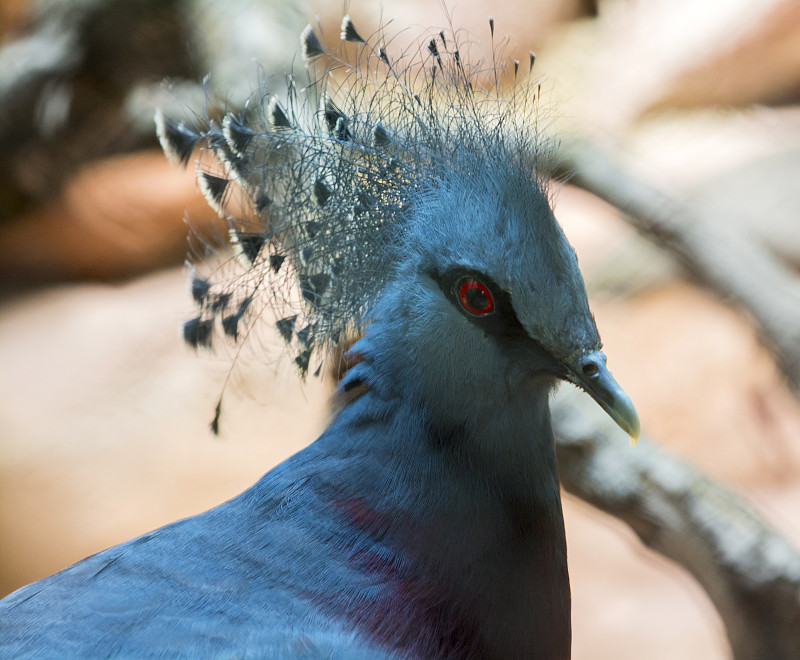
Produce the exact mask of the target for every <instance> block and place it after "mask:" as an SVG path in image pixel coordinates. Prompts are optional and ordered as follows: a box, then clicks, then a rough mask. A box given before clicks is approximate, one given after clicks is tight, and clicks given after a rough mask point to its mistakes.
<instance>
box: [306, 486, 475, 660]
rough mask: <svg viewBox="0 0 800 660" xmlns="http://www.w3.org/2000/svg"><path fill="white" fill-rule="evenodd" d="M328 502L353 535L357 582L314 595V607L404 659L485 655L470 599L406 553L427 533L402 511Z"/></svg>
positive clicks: (351, 559)
mask: <svg viewBox="0 0 800 660" xmlns="http://www.w3.org/2000/svg"><path fill="white" fill-rule="evenodd" d="M332 506H333V507H334V509H335V510H336V512H337V513H338V514H339V515H341V516H343V517H344V519H345V520H347V522H348V524H349V525H350V526H351V527H352V529H353V532H354V533H355V534H356V535H357V536H356V542H355V543H354V545H353V550H352V551H351V552H350V554H349V557H348V562H349V564H350V565H351V566H352V568H353V569H354V570H356V571H358V572H359V573H360V574H361V575H362V576H363V577H364V580H363V581H362V585H361V586H360V587H359V588H358V589H355V590H353V591H347V592H342V593H333V594H325V595H324V596H319V595H318V596H315V597H314V601H315V602H317V604H318V605H319V606H321V607H322V608H323V609H324V610H325V611H326V612H329V613H330V614H332V615H335V616H339V617H342V618H344V619H346V620H347V621H348V622H350V624H351V625H352V626H353V627H354V628H357V629H358V630H360V631H361V632H362V633H363V634H364V635H365V636H366V637H368V638H369V639H371V640H372V641H374V642H377V643H379V644H381V645H384V646H385V647H386V648H387V649H392V650H398V651H402V652H404V653H405V654H406V655H407V656H408V657H410V658H421V659H423V658H424V659H425V660H428V659H431V660H433V659H446V658H464V659H471V658H486V657H489V655H490V653H488V651H487V649H486V648H485V645H484V642H483V640H482V638H481V636H480V632H479V628H478V624H477V618H476V617H475V616H474V615H471V614H470V612H469V610H470V609H471V608H470V607H469V604H467V603H460V602H458V601H457V600H456V599H455V598H454V596H453V594H452V590H451V589H448V588H447V586H446V585H445V584H443V583H442V581H441V580H438V581H437V579H436V578H435V577H433V576H432V575H431V573H432V571H431V569H430V566H428V568H427V570H426V569H425V567H424V566H425V565H424V563H423V562H422V561H421V560H420V558H419V557H418V556H415V554H414V552H412V549H413V548H424V547H426V545H425V543H426V542H427V543H430V542H431V541H432V539H433V538H435V536H434V535H433V534H426V533H425V530H424V529H421V528H420V526H419V525H418V524H417V523H416V522H415V521H414V520H413V519H412V518H411V517H410V516H409V515H408V514H407V513H405V512H403V511H397V512H392V513H383V512H381V511H377V510H376V509H374V508H372V507H370V506H369V504H368V503H367V502H366V501H365V500H364V499H363V498H350V499H345V500H336V501H334V502H332Z"/></svg>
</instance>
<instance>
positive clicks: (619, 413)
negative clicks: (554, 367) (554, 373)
mask: <svg viewBox="0 0 800 660" xmlns="http://www.w3.org/2000/svg"><path fill="white" fill-rule="evenodd" d="M567 368H568V370H569V375H568V376H567V378H568V379H569V380H570V381H571V382H573V383H575V385H577V386H578V387H580V388H581V389H583V390H585V391H586V392H587V393H588V394H589V395H590V396H591V397H592V398H593V399H594V400H595V401H597V403H599V404H600V406H601V407H602V408H603V410H605V411H606V412H607V413H608V414H609V416H610V417H611V419H613V420H614V421H615V422H616V423H617V424H618V425H619V427H620V428H621V429H622V430H623V431H625V433H627V434H628V435H629V436H630V437H631V440H633V441H635V440H637V439H638V438H639V431H640V429H639V415H637V414H636V408H634V407H633V402H632V401H631V398H630V397H629V396H628V395H627V394H625V392H624V391H623V389H622V388H621V387H620V386H619V385H618V384H617V381H616V380H614V377H613V376H612V375H611V372H610V371H609V370H608V368H607V367H606V356H605V355H604V354H603V353H602V352H600V351H587V352H585V353H581V354H580V355H578V356H577V358H575V359H572V360H569V361H567Z"/></svg>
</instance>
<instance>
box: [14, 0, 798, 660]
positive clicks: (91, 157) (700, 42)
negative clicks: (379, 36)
mask: <svg viewBox="0 0 800 660" xmlns="http://www.w3.org/2000/svg"><path fill="white" fill-rule="evenodd" d="M343 10H344V11H349V13H350V14H351V15H352V16H353V19H354V21H355V23H356V25H357V26H358V27H359V30H360V31H362V32H363V33H371V32H372V31H374V30H377V29H378V28H379V27H380V26H381V25H384V24H386V23H390V25H389V27H388V28H387V32H390V33H394V32H397V33H399V36H398V37H397V41H396V42H395V45H396V47H397V50H398V51H399V50H400V48H401V47H402V44H403V43H406V42H409V43H410V41H411V40H412V38H413V37H414V36H416V35H417V34H418V33H419V32H420V31H421V30H422V29H425V28H428V27H431V26H440V25H441V26H444V25H447V24H448V22H449V21H450V20H452V23H453V24H454V25H455V26H457V27H459V28H464V29H465V30H466V31H467V32H469V33H470V34H471V35H472V37H473V38H474V39H475V40H476V41H479V42H481V43H483V44H486V46H487V48H488V47H489V44H490V43H491V41H490V37H489V29H488V22H487V18H488V16H489V15H490V14H492V15H493V17H494V21H495V39H496V41H498V42H500V41H502V40H503V38H504V36H505V35H508V44H507V52H508V54H509V56H511V57H517V58H519V59H520V60H522V61H527V58H528V51H529V50H534V51H535V52H536V65H535V70H538V76H539V77H540V79H541V84H542V89H543V97H544V102H543V106H542V112H541V117H540V120H541V121H542V126H543V130H545V131H547V132H548V133H549V134H552V135H554V136H555V137H557V138H559V139H560V140H562V143H563V144H566V145H569V144H572V143H573V142H588V143H590V144H592V145H595V146H597V147H599V148H602V149H603V150H604V152H605V153H608V154H613V157H614V161H615V163H617V164H618V165H619V166H620V167H622V168H624V170H625V171H626V172H629V173H634V174H635V175H636V176H637V177H640V178H641V179H642V180H645V181H647V182H649V183H650V184H652V185H654V186H657V187H658V189H659V190H661V191H663V192H664V194H665V195H667V196H668V198H669V199H674V200H679V201H680V202H681V203H682V204H684V205H686V206H687V207H688V208H691V209H694V210H695V211H697V212H698V213H699V214H701V215H702V216H703V218H705V219H707V220H709V222H712V221H713V222H716V223H719V225H720V227H721V228H722V229H723V230H724V233H723V234H722V235H724V236H732V237H735V240H736V241H737V242H742V241H743V242H744V243H745V244H746V245H748V246H753V248H754V249H757V250H759V251H760V253H762V254H765V255H768V257H769V259H771V260H773V262H774V264H776V267H778V268H780V269H781V272H784V273H785V274H786V276H787V279H786V281H787V282H789V283H791V284H792V286H798V285H797V280H796V277H797V270H798V268H800V105H799V104H800V2H798V0H760V1H759V2H753V1H752V0H707V1H706V2H703V3H697V2H693V1H690V0H597V1H595V0H559V1H557V2H556V1H553V0H526V1H525V2H521V1H520V0H513V1H509V0H506V1H505V2H502V3H499V2H496V3H494V4H492V3H490V2H484V1H478V0H460V1H459V2H449V3H447V11H445V10H444V8H443V7H442V6H441V5H440V4H439V3H432V2H425V1H423V0H404V1H402V2H400V1H399V0H384V1H383V2H380V3H378V2H372V1H371V0H363V1H362V2H360V3H358V4H357V5H356V4H355V3H354V4H353V6H350V7H343V6H340V5H339V3H329V4H327V5H326V4H323V3H322V2H319V1H317V2H314V1H313V0H298V1H296V2H288V1H285V2H282V3H279V2H274V1H273V0H263V1H260V2H259V1H257V0H231V1H229V2H225V3H219V2H214V1H213V0H169V1H167V0H158V1H156V0H0V40H2V41H0V595H5V594H6V593H8V592H10V591H12V590H14V589H16V588H18V587H20V586H22V585H23V584H26V583H27V582H30V581H32V580H35V579H38V578H41V577H44V576H46V575H48V574H50V573H52V572H54V571H56V570H58V569H60V568H63V567H64V566H66V565H68V564H70V563H73V562H75V561H77V560H79V559H81V558H83V557H85V556H86V555H88V554H91V553H93V552H96V551H98V550H101V549H103V548H105V547H108V546H109V545H112V544H115V543H118V542H121V541H124V540H126V539H128V538H131V537H133V536H135V535H138V534H141V533H143V532H146V531H148V530H150V529H152V528H154V527H157V526H160V525H162V524H165V523H167V522H170V521H172V520H175V519H177V518H180V517H185V516H188V515H191V514H194V513H198V512H201V511H204V510H206V509H208V508H210V507H212V506H214V505H216V504H218V503H220V502H222V501H223V500H225V499H227V498H229V497H231V496H233V495H235V494H237V493H238V492H240V491H241V490H243V489H244V488H246V487H247V486H249V485H250V484H252V483H253V482H254V481H255V480H256V479H257V478H258V477H260V476H261V475H262V474H263V473H264V472H266V471H267V470H268V469H270V468H271V467H272V466H274V465H275V464H276V463H278V462H279V461H280V460H282V459H283V458H284V457H286V456H288V455H289V454H291V453H293V452H295V451H296V450H298V449H299V448H301V447H302V446H304V445H305V444H307V443H308V442H310V441H312V440H313V439H314V438H315V437H316V435H317V433H318V432H319V430H320V429H321V428H322V426H323V425H324V423H325V420H326V416H327V410H326V398H327V396H328V394H329V393H330V391H331V388H332V384H331V383H330V382H326V381H325V380H324V379H323V380H319V379H309V381H308V382H307V383H305V384H304V385H303V384H301V383H300V382H299V380H298V379H297V378H296V375H295V373H294V370H293V369H292V368H291V365H289V364H285V363H284V361H281V360H280V359H278V358H277V357H276V356H278V355H280V352H279V351H276V352H275V354H274V355H272V356H268V357H267V358H265V360H263V361H260V362H258V363H253V364H246V365H240V366H241V368H239V369H237V370H236V372H235V376H234V378H233V384H232V390H233V391H234V393H235V396H228V397H227V399H226V402H227V406H228V408H227V413H226V417H225V423H224V425H223V427H222V434H221V437H214V436H212V434H211V433H210V431H209V429H208V423H209V421H210V419H211V417H212V415H213V409H214V406H215V404H216V400H217V398H218V396H219V393H220V390H221V387H222V383H223V381H224V379H225V378H226V375H227V374H228V370H229V365H230V361H229V356H226V355H219V356H215V355H202V356H200V357H198V356H196V355H195V354H193V353H191V351H189V350H188V349H187V348H186V347H185V346H184V345H183V344H182V342H181V339H180V328H181V324H182V322H183V321H184V320H186V319H188V318H190V317H191V316H192V301H191V296H190V295H189V292H188V286H187V281H186V277H185V272H184V268H183V266H182V265H183V262H184V259H185V257H186V255H187V252H188V244H187V235H188V233H189V232H188V229H189V225H191V226H193V227H196V228H197V229H198V230H199V231H203V230H204V229H206V228H209V227H212V225H213V222H214V212H213V211H211V210H210V209H209V208H208V207H207V205H206V203H205V200H204V199H203V198H202V195H200V194H199V192H198V190H197V186H196V184H195V179H194V175H193V172H192V171H191V169H192V168H191V167H190V168H189V170H190V171H189V172H185V171H182V170H179V169H177V168H176V167H174V166H172V165H170V164H169V163H168V162H167V161H166V159H165V158H164V157H163V155H162V153H161V151H160V149H159V148H158V145H157V141H156V139H155V131H154V126H153V119H152V118H153V111H154V109H155V108H156V107H164V108H167V109H169V111H171V112H173V113H181V112H182V113H187V112H188V109H191V108H193V109H194V110H195V111H197V112H199V113H200V114H202V113H203V112H204V103H205V100H204V99H205V92H204V90H203V83H202V80H203V78H204V76H206V74H208V75H209V82H208V83H207V87H208V88H209V89H212V90H214V91H215V92H216V93H217V94H219V97H220V98H222V99H224V103H225V104H226V105H227V106H228V107H229V108H235V107H237V105H238V104H241V103H242V102H243V101H244V100H245V99H246V98H247V96H248V94H249V92H250V91H251V90H252V89H253V88H254V87H255V85H256V84H257V82H258V79H259V76H260V75H261V72H265V73H268V74H269V73H277V74H281V73H283V72H285V71H287V70H288V69H289V67H290V66H291V63H292V61H293V60H295V55H296V51H297V50H298V45H299V40H298V35H299V33H300V31H301V29H302V28H303V27H304V26H305V24H306V23H307V22H309V20H312V21H314V22H318V24H319V26H320V28H321V32H322V33H323V34H325V35H327V39H328V42H329V43H333V42H334V41H335V40H337V39H338V29H339V23H340V21H341V15H342V13H343ZM409 26H410V28H411V29H410V30H408V31H403V30H404V29H405V28H406V27H409ZM417 28H419V29H417ZM256 63H258V65H259V66H260V69H259V66H257V65H256ZM187 116H188V115H187ZM577 178H578V179H579V178H580V177H577ZM578 183H580V181H578ZM584 188H586V186H577V185H572V184H571V183H570V179H569V178H567V180H566V183H565V182H561V183H557V184H554V189H553V192H554V200H555V205H556V215H557V217H558V218H559V220H560V221H561V223H562V225H563V226H564V229H565V231H566V233H567V235H568V236H569V237H570V239H571V241H572V242H573V244H574V245H575V247H576V250H577V252H578V256H579V260H580V262H581V265H582V268H583V271H584V274H585V276H586V280H587V285H588V288H589V291H590V297H591V299H592V305H593V309H594V311H595V314H596V317H597V322H598V327H599V328H600V331H601V334H602V336H603V339H604V343H605V348H606V353H607V355H608V356H609V364H610V367H611V369H612V370H613V372H614V374H615V376H616V377H617V380H618V381H619V382H620V383H621V384H622V385H623V386H624V387H625V389H626V390H627V391H628V393H629V394H630V395H631V397H632V398H633V400H634V402H635V403H636V406H637V408H638V410H639V413H640V416H641V419H642V426H643V430H644V432H645V433H646V434H647V435H648V436H649V437H650V438H652V439H653V440H654V442H656V443H658V445H659V446H663V447H665V448H667V449H668V450H669V451H671V452H674V453H675V454H677V455H679V456H681V457H683V458H685V459H687V460H689V461H691V462H692V463H693V464H694V465H696V466H698V467H699V468H700V469H701V470H702V471H703V472H705V473H706V474H708V475H709V476H710V477H712V478H713V479H714V480H715V481H717V482H718V483H720V484H722V485H724V486H726V487H728V488H730V489H731V490H732V491H734V492H736V493H738V494H740V495H742V496H743V497H744V498H745V499H746V500H747V501H749V503H750V504H752V505H753V506H754V507H755V509H756V510H757V511H758V512H759V513H760V514H761V515H762V516H763V518H764V519H765V520H766V521H767V523H768V524H769V525H771V526H772V527H774V528H775V529H776V530H777V531H778V532H779V533H780V534H781V535H783V536H784V537H785V538H786V539H788V540H789V541H790V542H791V543H793V544H794V546H795V547H798V546H800V470H799V469H798V468H800V402H799V401H798V397H797V394H796V390H793V389H792V387H791V386H790V385H789V384H788V382H787V379H786V378H785V376H784V373H785V372H786V371H787V369H786V365H785V364H782V363H781V361H780V360H776V359H775V358H774V357H773V355H774V351H773V352H770V351H769V350H768V349H767V348H765V342H764V339H765V333H764V332H763V329H760V328H759V325H758V324H757V322H756V321H757V320H758V318H759V316H758V314H754V313H753V310H748V309H746V308H745V307H743V306H742V305H734V304H731V303H730V300H726V299H725V296H720V295H719V294H718V292H715V291H713V290H711V289H710V288H709V287H707V286H704V285H703V284H704V283H703V282H702V278H698V277H696V273H693V274H690V275H687V272H688V273H692V269H691V268H688V270H687V268H686V264H685V263H683V262H682V261H681V259H679V258H676V257H675V255H674V253H672V252H671V251H670V250H668V249H664V246H660V245H659V244H658V242H654V241H652V240H650V239H649V238H647V237H645V236H642V235H641V234H640V233H637V231H636V230H635V229H634V228H632V226H631V223H630V222H629V221H628V219H627V218H626V217H625V216H623V214H622V213H621V212H620V211H618V210H617V209H616V208H615V207H614V206H612V205H610V204H608V203H607V202H605V201H603V200H602V199H600V197H602V196H603V195H599V196H596V195H593V194H591V193H589V192H586V190H585V189H584ZM737 244H738V243H737ZM720 249H721V251H722V252H724V251H725V249H726V245H724V244H723V245H721V246H720ZM742 267H743V268H745V267H746V266H745V265H744V264H743V266H742ZM743 275H744V276H745V279H747V273H743ZM753 278H754V279H756V280H757V279H758V275H756V274H754V275H753ZM757 283H758V282H756V284H757ZM723 288H724V287H723ZM793 290H794V289H793ZM723 293H724V292H723ZM768 293H769V294H770V295H771V296H773V298H774V297H775V295H776V294H777V299H778V300H780V294H781V292H780V291H777V292H776V291H774V290H773V291H770V292H768ZM728 297H730V296H728ZM795 300H797V298H793V297H792V296H790V295H787V296H786V305H787V308H786V310H784V311H785V312H786V318H787V319H792V318H797V316H796V313H795V312H794V310H793V309H789V307H790V306H792V305H793V304H794V303H793V301H795ZM778 311H780V310H778ZM787 322H789V321H787ZM798 332H800V330H799V329H798V328H795V334H794V336H798V334H797V333H798ZM798 346H799V347H798V351H800V344H798ZM272 358H274V359H272ZM783 358H786V355H785V354H784V355H783ZM629 451H632V452H635V451H637V450H636V449H630V450H629ZM614 478H615V474H613V473H610V474H608V479H610V480H613V479H614ZM565 516H566V519H567V532H568V537H569V538H568V542H569V551H570V570H571V575H572V585H573V598H574V606H573V611H574V616H573V629H574V657H575V658H576V659H579V660H580V659H582V658H587V659H600V658H617V659H619V658H641V657H647V658H650V659H661V658H664V659H667V658H711V659H716V658H727V657H730V649H729V648H728V644H727V642H726V638H725V632H724V629H723V625H722V622H721V620H720V618H719V616H718V614H717V612H716V610H715V609H714V607H713V605H712V604H711V601H710V600H709V599H708V597H707V596H706V594H705V592H704V591H703V590H702V589H701V588H700V587H699V586H698V585H697V583H696V582H695V581H694V580H693V579H692V578H691V577H690V575H689V574H688V573H687V572H685V571H684V569H682V568H681V567H679V566H677V565H676V564H674V563H672V562H670V561H669V560H667V559H664V558H663V557H661V556H660V555H658V554H655V553H653V552H652V551H650V550H648V549H647V548H645V547H644V546H643V545H642V543H641V542H640V541H639V540H638V539H637V537H636V536H635V535H634V533H633V532H632V531H631V530H630V529H629V528H628V527H627V526H626V525H625V524H623V523H621V522H619V521H618V520H617V519H615V518H612V517H610V516H608V515H606V514H603V513H600V512H599V511H597V510H596V509H594V508H592V507H591V506H589V505H588V504H586V503H584V502H583V501H581V500H579V499H577V498H575V497H572V496H567V498H566V503H565Z"/></svg>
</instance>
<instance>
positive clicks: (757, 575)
mask: <svg viewBox="0 0 800 660" xmlns="http://www.w3.org/2000/svg"><path fill="white" fill-rule="evenodd" d="M551 409H552V414H553V425H554V428H555V430H556V441H557V452H558V463H559V475H560V477H561V482H562V484H563V486H564V488H565V489H566V490H567V491H568V492H570V493H572V494H574V495H576V496H577V497H579V498H581V499H582V500H585V501H586V502H588V503H590V504H592V505H593V506H595V507H597V508H598V509H601V510H602V511H605V512H606V513H609V514H611V515H612V516H615V517H616V518H619V519H620V520H622V521H624V522H625V523H627V524H628V525H629V526H630V527H631V528H632V529H633V531H634V532H635V533H636V534H637V535H638V536H639V538H640V539H641V540H642V542H643V543H645V545H647V546H649V547H650V548H652V549H653V550H655V551H656V552H658V553H660V554H662V555H664V556H665V557H668V558H669V559H672V560H673V561H675V562H677V563H678V564H680V565H681V566H683V567H684V568H685V569H686V570H688V571H689V572H690V573H691V574H692V575H693V576H694V578H695V579H696V580H697V581H698V582H699V583H700V584H701V585H702V587H703V588H704V589H705V591H706V592H707V593H708V595H709V597H710V598H711V600H712V602H713V603H714V605H715V607H716V608H717V610H718V611H719V613H720V616H721V617H722V620H723V622H724V624H725V627H726V630H727V633H728V641H729V642H730V645H731V649H732V651H733V656H734V658H736V660H763V659H765V658H770V659H771V660H779V659H782V658H785V659H786V660H789V659H790V658H800V633H799V632H798V631H800V555H798V553H797V552H796V551H795V550H794V548H792V547H791V545H790V544H789V543H788V542H787V541H786V540H785V539H784V538H783V537H782V536H781V535H780V534H779V533H778V532H776V531H775V530H774V529H772V528H771V527H770V526H769V525H767V524H766V523H765V522H764V520H763V519H762V518H761V517H760V516H759V514H758V513H756V512H755V511H754V510H753V509H752V508H751V507H749V506H748V505H747V504H745V503H744V502H743V501H742V500H741V499H740V498H739V497H738V496H736V495H735V494H733V493H732V492H731V491H729V490H727V489H725V488H723V487H722V486H719V485H717V484H715V483H714V482H712V481H711V480H710V479H709V478H708V477H706V476H705V475H703V474H702V473H701V472H700V471H698V470H697V469H696V468H694V467H692V466H691V465H690V464H688V463H686V462H684V461H682V460H680V459H678V458H676V457H674V456H672V455H670V454H668V453H667V452H665V451H663V450H661V449H658V448H657V447H656V446H655V445H653V444H651V443H650V442H649V441H647V440H646V439H643V440H642V441H640V443H639V445H638V446H637V447H636V448H635V449H632V448H630V447H629V446H628V443H627V442H626V441H625V439H624V434H621V432H620V430H619V429H618V428H617V427H616V425H615V424H614V422H613V421H612V420H611V419H609V418H608V417H607V416H606V415H605V413H604V412H603V411H602V410H601V409H600V408H599V407H598V406H597V405H596V404H595V403H594V402H593V401H592V400H591V399H589V398H588V397H587V396H584V395H582V394H581V393H580V392H577V391H575V390H574V389H571V388H562V389H561V391H560V392H559V394H558V396H557V397H556V398H555V400H554V401H553V403H552V405H551Z"/></svg>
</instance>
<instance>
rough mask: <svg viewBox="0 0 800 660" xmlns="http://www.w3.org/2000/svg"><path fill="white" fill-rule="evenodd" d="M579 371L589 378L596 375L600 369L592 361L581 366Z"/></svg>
mask: <svg viewBox="0 0 800 660" xmlns="http://www.w3.org/2000/svg"><path fill="white" fill-rule="evenodd" d="M581 371H582V372H583V375H584V376H588V377H589V378H591V377H592V376H596V375H597V372H598V371H600V368H599V367H598V366H597V365H596V364H595V363H594V362H588V363H586V364H584V365H583V367H581Z"/></svg>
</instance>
